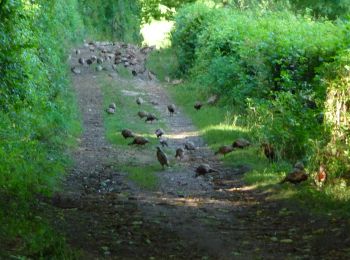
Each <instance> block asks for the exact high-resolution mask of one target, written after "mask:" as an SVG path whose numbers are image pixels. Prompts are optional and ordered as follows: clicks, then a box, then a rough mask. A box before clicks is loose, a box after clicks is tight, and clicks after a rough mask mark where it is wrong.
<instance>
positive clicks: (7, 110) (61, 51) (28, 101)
mask: <svg viewBox="0 0 350 260" xmlns="http://www.w3.org/2000/svg"><path fill="white" fill-rule="evenodd" d="M74 8H76V2H75V1H73V0H66V1H60V2H59V3H58V2H56V3H54V2H51V3H49V4H48V3H46V1H36V2H35V3H34V2H28V1H2V2H1V5H0V64H1V65H0V74H1V75H2V78H1V81H0V108H1V112H0V129H1V130H0V136H1V138H0V139H1V141H0V142H1V145H0V155H1V156H0V172H1V175H0V198H1V201H6V202H7V203H4V204H2V205H1V206H0V211H1V212H6V216H5V215H4V216H0V226H1V228H0V240H1V241H3V240H4V239H5V238H6V243H5V244H3V243H1V244H2V245H5V246H4V248H2V249H1V250H0V251H2V252H7V251H8V250H10V251H13V250H14V251H13V252H12V254H16V253H17V252H16V250H17V251H18V250H19V249H18V248H16V246H19V248H20V251H18V253H20V254H21V255H24V256H33V257H34V258H35V257H40V256H44V255H46V256H47V257H50V256H52V257H54V256H58V255H60V254H61V253H62V254H63V252H59V251H60V250H63V249H62V248H63V246H59V245H58V244H61V245H62V243H63V242H64V241H63V240H62V239H61V238H60V237H59V236H57V237H54V236H53V235H52V233H53V231H51V230H50V228H49V227H48V226H47V224H45V223H43V221H36V219H35V218H34V216H33V214H34V212H35V209H34V207H35V205H36V203H37V201H36V200H35V199H34V198H35V196H36V195H37V194H38V193H44V194H48V193H50V192H51V191H52V189H53V188H54V187H55V186H56V185H57V182H58V179H59V177H60V175H61V174H62V173H64V170H65V167H66V166H67V165H68V162H69V161H68V159H67V157H66V156H65V150H66V148H67V146H69V145H72V144H73V143H74V137H75V136H76V135H77V134H79V132H80V127H79V121H78V120H77V115H76V114H75V113H76V112H75V111H76V107H75V106H74V104H75V99H74V96H73V94H72V93H71V90H70V89H69V79H68V77H67V74H68V73H70V72H69V70H68V68H67V67H66V65H65V63H66V57H67V53H66V48H67V47H68V44H71V43H73V42H74V41H76V40H80V39H81V38H80V37H81V34H80V33H79V32H78V31H77V29H78V28H79V27H80V26H81V23H80V18H79V15H78V13H77V10H76V9H74ZM76 31H77V32H76ZM62 39H65V40H66V41H62ZM33 202H36V203H33ZM5 208H6V209H5ZM5 210H6V211H5ZM9 219H11V221H9ZM33 237H37V239H33ZM39 238H40V239H39ZM17 242H18V243H19V245H18V244H17ZM13 246H14V247H15V248H12V247H13ZM48 247H51V249H52V248H55V247H56V248H57V250H51V249H50V250H49V251H46V250H47V248H48ZM5 255H6V253H5Z"/></svg>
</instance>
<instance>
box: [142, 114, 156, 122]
mask: <svg viewBox="0 0 350 260" xmlns="http://www.w3.org/2000/svg"><path fill="white" fill-rule="evenodd" d="M154 120H158V118H157V117H156V116H155V115H154V114H148V115H147V118H146V120H145V122H151V123H152V122H153V121H154Z"/></svg>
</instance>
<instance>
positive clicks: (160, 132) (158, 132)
mask: <svg viewBox="0 0 350 260" xmlns="http://www.w3.org/2000/svg"><path fill="white" fill-rule="evenodd" d="M154 133H155V134H156V136H157V138H159V137H161V136H162V135H163V134H164V131H163V129H161V128H158V129H157V130H156V131H155V132H154Z"/></svg>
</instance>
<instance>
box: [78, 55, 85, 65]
mask: <svg viewBox="0 0 350 260" xmlns="http://www.w3.org/2000/svg"><path fill="white" fill-rule="evenodd" d="M78 62H79V63H80V64H81V65H84V64H85V59H84V58H82V57H80V58H79V59H78Z"/></svg>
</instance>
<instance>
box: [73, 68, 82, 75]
mask: <svg viewBox="0 0 350 260" xmlns="http://www.w3.org/2000/svg"><path fill="white" fill-rule="evenodd" d="M71 71H72V72H73V73H74V74H76V75H78V74H80V73H81V70H80V69H79V68H76V67H73V68H71Z"/></svg>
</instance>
